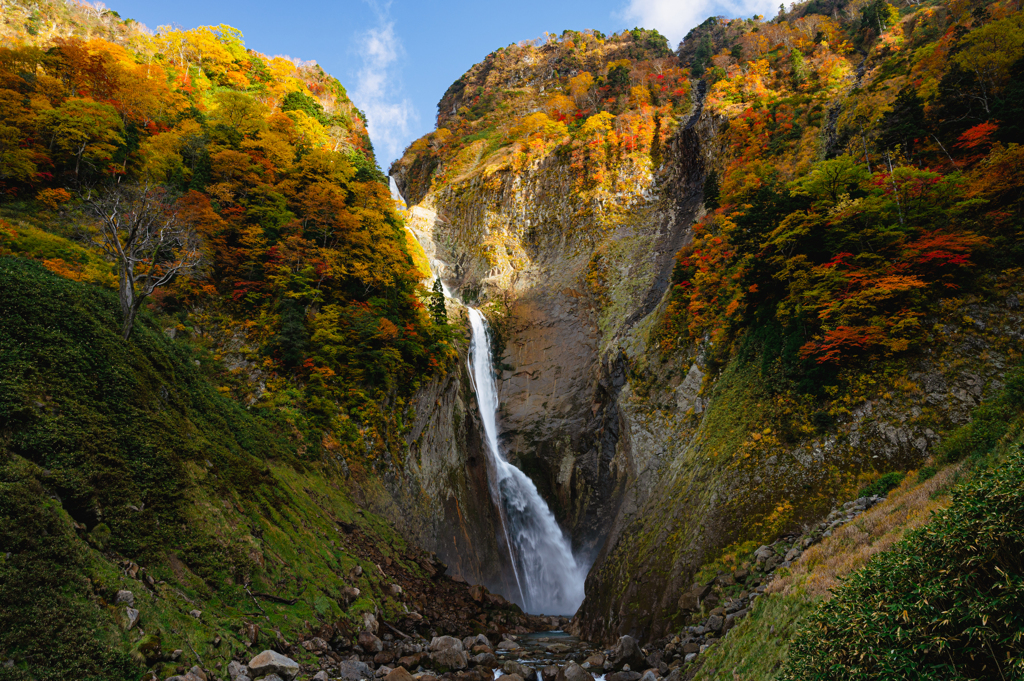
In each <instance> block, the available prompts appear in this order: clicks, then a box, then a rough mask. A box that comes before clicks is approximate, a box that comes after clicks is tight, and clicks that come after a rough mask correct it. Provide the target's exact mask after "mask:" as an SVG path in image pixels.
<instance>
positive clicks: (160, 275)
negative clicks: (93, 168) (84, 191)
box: [84, 184, 203, 340]
mask: <svg viewBox="0 0 1024 681" xmlns="http://www.w3.org/2000/svg"><path fill="white" fill-rule="evenodd" d="M85 203H86V205H87V206H88V207H89V211H90V212H91V213H92V214H93V215H94V216H95V217H96V218H97V219H98V220H97V224H96V226H95V228H94V229H92V230H90V231H88V232H86V233H85V235H84V237H85V240H86V241H88V242H89V243H91V244H92V245H94V246H96V247H97V248H99V249H100V250H102V251H103V252H104V253H106V254H107V256H109V257H110V258H111V259H112V260H114V261H115V262H116V263H117V279H118V295H119V297H120V299H121V316H122V321H123V326H122V329H121V336H122V337H123V338H124V339H125V340H128V338H129V337H130V336H131V332H132V327H133V326H134V323H135V316H136V315H137V314H138V311H139V309H140V308H141V307H142V303H143V302H144V301H145V299H146V298H147V297H149V296H150V295H152V293H153V292H154V291H155V290H156V289H158V288H160V287H162V286H166V285H168V284H170V283H171V282H173V281H174V280H175V279H176V278H177V277H179V276H184V275H188V274H190V273H191V272H193V271H195V270H196V269H197V268H198V267H199V266H200V264H201V263H202V260H203V257H202V250H201V244H200V241H199V236H198V234H197V233H196V230H195V228H194V227H193V225H191V224H189V223H187V222H186V221H185V220H183V219H182V218H181V216H180V215H179V213H178V211H177V210H176V208H175V207H174V205H173V204H172V203H171V202H170V201H169V200H168V197H167V192H166V191H164V190H163V189H161V188H159V187H151V186H150V185H148V184H146V185H137V184H126V185H117V186H115V187H113V188H111V189H109V190H107V191H105V192H103V193H94V192H90V193H89V194H88V195H87V196H86V197H85Z"/></svg>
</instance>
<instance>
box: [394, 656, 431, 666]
mask: <svg viewBox="0 0 1024 681" xmlns="http://www.w3.org/2000/svg"><path fill="white" fill-rule="evenodd" d="M427 657H428V656H427V654H426V653H413V654H412V655H405V656H403V657H400V658H398V664H400V665H401V666H403V667H405V668H406V669H416V667H419V666H420V665H421V664H423V660H425V659H427Z"/></svg>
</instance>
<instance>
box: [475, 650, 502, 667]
mask: <svg viewBox="0 0 1024 681" xmlns="http://www.w3.org/2000/svg"><path fill="white" fill-rule="evenodd" d="M473 664H475V665H477V666H480V667H487V668H488V669H493V668H494V667H495V666H497V664H498V658H496V657H495V656H494V654H493V653H480V654H479V655H474V656H473Z"/></svg>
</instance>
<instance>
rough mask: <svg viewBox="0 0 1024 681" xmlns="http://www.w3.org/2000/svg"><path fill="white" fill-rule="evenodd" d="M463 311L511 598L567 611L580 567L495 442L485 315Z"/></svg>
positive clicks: (575, 603)
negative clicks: (514, 591) (511, 576)
mask: <svg viewBox="0 0 1024 681" xmlns="http://www.w3.org/2000/svg"><path fill="white" fill-rule="evenodd" d="M467 311H468V312H469V321H470V325H471V327H472V331H473V340H472V343H471V345H470V352H469V370H470V373H471V374H472V376H473V383H474V384H475V386H476V399H477V404H478V405H479V407H480V420H481V421H482V422H483V426H484V440H485V447H484V448H485V450H486V454H487V457H488V463H489V464H490V465H489V466H488V474H489V476H490V484H491V495H492V496H493V497H494V500H495V502H496V504H497V505H498V508H499V511H500V513H501V522H502V530H503V532H504V535H505V543H506V545H507V546H508V549H509V554H510V555H509V558H510V560H511V561H512V568H513V571H514V572H515V577H516V586H517V587H518V589H519V598H518V599H516V598H513V600H516V601H517V602H518V603H519V605H520V606H521V607H522V608H523V610H525V611H526V612H529V613H534V614H539V613H544V614H546V615H572V614H574V613H575V612H576V609H577V608H579V606H580V603H582V602H583V581H584V578H585V577H586V569H585V568H583V567H581V566H580V565H579V564H578V563H577V562H576V559H575V558H574V557H573V555H572V549H571V548H570V546H569V542H568V540H567V539H566V537H565V535H564V534H563V533H562V529H561V528H560V527H559V526H558V523H557V522H556V521H555V516H554V514H552V513H551V509H549V508H548V505H547V503H545V501H544V499H543V498H542V497H541V496H540V494H538V493H537V487H536V485H534V484H533V481H532V480H530V478H528V477H527V476H526V474H525V473H523V472H522V471H521V470H519V469H518V468H516V467H515V466H513V465H512V464H510V463H509V462H508V461H506V460H505V457H504V456H503V455H502V453H501V449H500V448H499V447H498V424H497V410H498V394H497V390H496V388H495V381H494V374H493V369H492V367H493V362H492V360H491V345H490V341H489V339H488V335H487V321H486V319H484V316H483V314H482V313H481V312H480V311H479V310H477V309H474V308H467Z"/></svg>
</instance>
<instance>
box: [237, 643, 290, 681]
mask: <svg viewBox="0 0 1024 681" xmlns="http://www.w3.org/2000/svg"><path fill="white" fill-rule="evenodd" d="M298 673H299V663H298V662H296V661H295V660H293V659H291V658H290V657H285V656H284V655H282V654H281V653H279V652H277V651H275V650H264V651H263V652H262V653H260V654H259V655H257V656H256V657H254V658H252V659H251V660H249V676H251V677H252V678H254V679H256V678H259V677H261V676H269V675H270V674H277V675H278V676H281V677H283V678H284V679H285V680H286V681H287V680H288V679H294V678H295V676H296V675H297V674H298Z"/></svg>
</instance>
